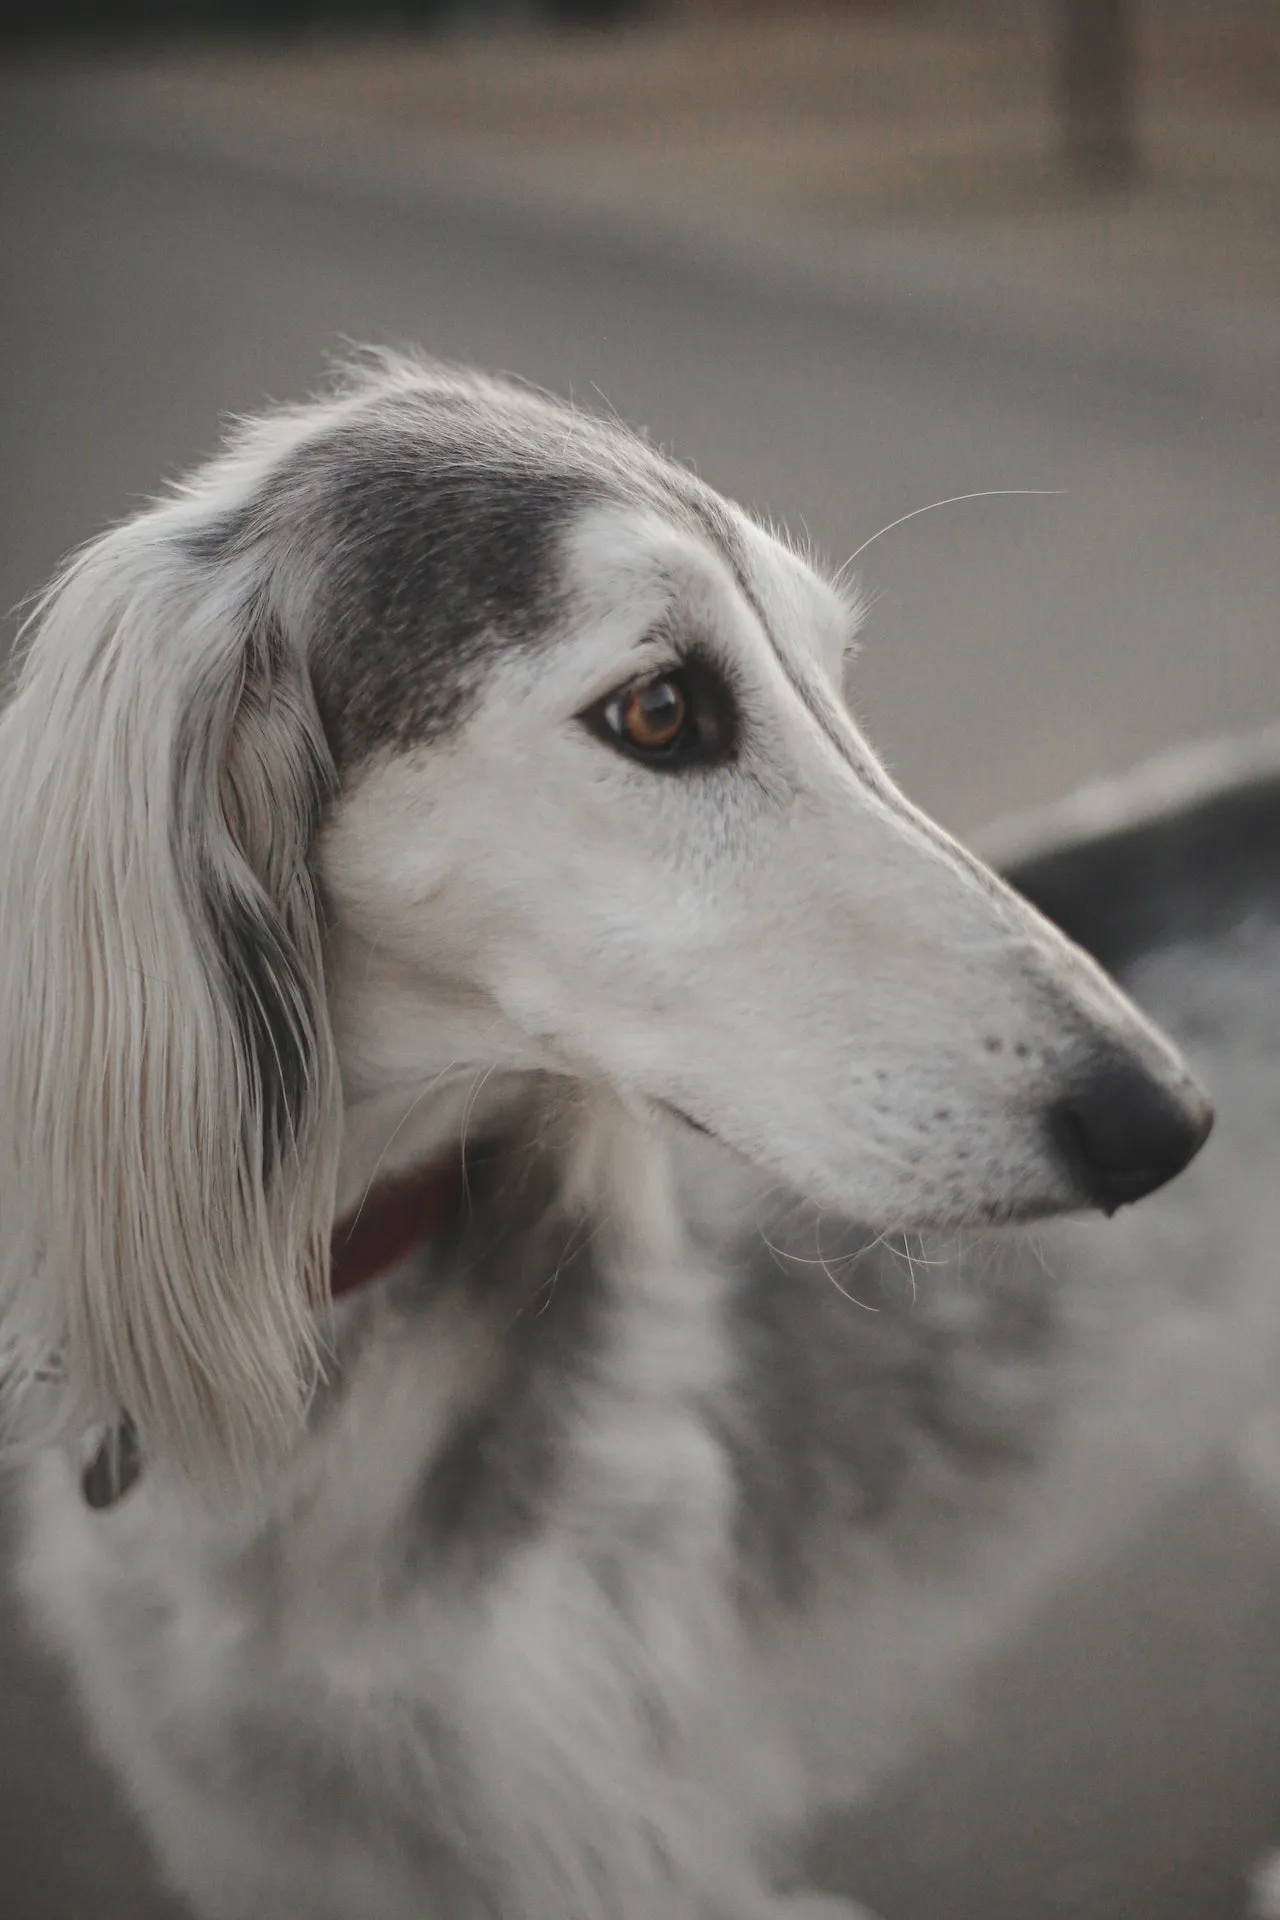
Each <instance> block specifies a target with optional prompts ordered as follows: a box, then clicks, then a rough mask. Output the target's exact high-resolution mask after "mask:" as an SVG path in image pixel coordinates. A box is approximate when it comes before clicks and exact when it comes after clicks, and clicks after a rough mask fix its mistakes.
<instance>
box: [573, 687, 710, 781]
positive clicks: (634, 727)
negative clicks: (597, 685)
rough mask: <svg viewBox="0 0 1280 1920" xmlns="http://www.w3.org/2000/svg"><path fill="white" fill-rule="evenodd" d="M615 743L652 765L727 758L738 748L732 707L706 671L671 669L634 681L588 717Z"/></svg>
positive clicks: (594, 727) (601, 733) (669, 765)
mask: <svg viewBox="0 0 1280 1920" xmlns="http://www.w3.org/2000/svg"><path fill="white" fill-rule="evenodd" d="M582 717H583V719H584V720H585V721H586V722H587V725H588V726H590V727H591V728H592V729H593V730H594V731H595V732H597V733H599V734H600V735H601V736H602V737H603V738H604V739H606V740H608V741H609V743H610V745H612V746H617V747H621V748H622V750H623V751H624V752H625V753H629V754H631V755H633V756H634V757H635V758H636V759H637V760H645V761H647V762H648V763H649V764H650V765H651V766H662V767H687V766H691V765H694V764H695V763H699V762H701V763H705V762H707V761H715V760H723V759H725V758H726V757H727V755H728V754H729V752H730V751H731V749H732V744H733V707H732V702H731V701H730V698H729V693H728V690H727V688H726V687H725V685H724V683H723V681H721V680H720V679H719V677H718V676H717V675H714V674H712V673H711V672H710V671H708V669H707V668H705V667H701V666H694V665H692V664H691V665H689V666H686V667H680V668H670V669H668V670H667V671H666V672H665V673H655V674H651V675H649V676H648V677H646V678H645V679H643V680H633V681H632V682H631V684H630V685H629V686H626V687H622V688H620V689H619V691H618V692H617V693H611V694H610V695H609V696H608V698H607V699H605V700H602V701H600V702H599V703H598V704H597V705H596V706H594V707H591V708H590V709H589V710H588V711H587V712H586V713H585V714H584V715H583V716H582Z"/></svg>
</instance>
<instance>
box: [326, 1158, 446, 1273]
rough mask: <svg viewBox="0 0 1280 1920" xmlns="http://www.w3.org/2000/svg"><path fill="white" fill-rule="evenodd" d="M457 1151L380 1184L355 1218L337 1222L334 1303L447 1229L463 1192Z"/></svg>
mask: <svg viewBox="0 0 1280 1920" xmlns="http://www.w3.org/2000/svg"><path fill="white" fill-rule="evenodd" d="M466 1177H467V1176H466V1169H465V1167H464V1165H463V1159H462V1150H461V1148H460V1147H458V1148H454V1149H453V1151H452V1152H451V1153H450V1154H449V1156H448V1158H447V1159H445V1160H434V1161H431V1162H430V1163H429V1164H428V1165H427V1166H425V1167H415V1168H414V1169H413V1171H412V1172H410V1173H405V1174H400V1175H397V1176H396V1177H395V1178H394V1179H391V1180H381V1181H379V1183H378V1184H377V1186H375V1187H371V1188H370V1190H369V1192H368V1193H367V1194H366V1195H365V1197H364V1200H363V1201H362V1202H361V1204H360V1205H359V1206H358V1207H357V1208H356V1210H355V1212H354V1213H351V1214H348V1215H347V1216H346V1218H345V1219H342V1220H339V1221H338V1223H337V1225H336V1226H335V1227H334V1229H333V1237H332V1239H331V1240H330V1243H329V1257H330V1269H329V1270H330V1282H329V1291H330V1293H331V1294H332V1295H333V1298H334V1299H335V1300H337V1299H339V1298H340V1297H341V1296H342V1295H343V1294H347V1293H354V1292H355V1291H356V1290H357V1288H359V1287H363V1286H367V1285H368V1283H369V1282H370V1281H371V1280H378V1279H380V1278H381V1277H382V1275H383V1274H384V1273H389V1272H390V1271H391V1269H392V1267H394V1266H397V1265H398V1264H399V1262H400V1261H401V1260H403V1259H404V1258H405V1256H406V1254H410V1253H412V1252H413V1250H414V1248H415V1247H420V1246H423V1245H424V1244H425V1243H426V1242H427V1241H428V1240H430V1239H431V1238H432V1236H433V1235H435V1234H437V1233H439V1231H440V1229H441V1228H442V1227H444V1226H447V1225H448V1223H449V1221H451V1220H452V1219H453V1217H454V1215H455V1214H456V1213H457V1211H458V1208H459V1207H460V1205H461V1204H462V1196H463V1192H464V1191H465V1188H466Z"/></svg>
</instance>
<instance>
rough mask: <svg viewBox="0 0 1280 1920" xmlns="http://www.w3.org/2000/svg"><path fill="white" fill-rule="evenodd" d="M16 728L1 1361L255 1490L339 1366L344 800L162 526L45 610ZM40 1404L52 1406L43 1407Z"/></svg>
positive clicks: (174, 1456) (3, 933)
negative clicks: (321, 869)
mask: <svg viewBox="0 0 1280 1920" xmlns="http://www.w3.org/2000/svg"><path fill="white" fill-rule="evenodd" d="M27 641H28V645H27V651H26V655H25V660H24V663H23V665H22V668H21V671H20V674H19V677H18V681H17V684H16V688H15V691H14V695H13V698H12V700H11V702H10V705H9V707H8V709H7V711H6V713H5V715H4V717H3V720H2V721H0V1130H2V1132H0V1233H2V1234H3V1239H4V1245H3V1251H2V1257H3V1270H2V1275H3V1277H2V1278H0V1351H3V1352H4V1353H5V1354H6V1356H7V1357H6V1361H5V1364H6V1365H7V1366H8V1368H9V1370H10V1383H11V1389H12V1390H13V1391H14V1392H16V1393H18V1394H21V1393H22V1390H23V1387H24V1385H26V1384H29V1383H30V1382H31V1381H32V1380H33V1379H34V1378H36V1377H37V1375H38V1373H39V1371H40V1369H41V1367H42V1365H43V1364H44V1362H45V1360H46V1358H47V1356H49V1355H50V1354H54V1355H56V1356H57V1364H58V1366H59V1368H60V1370H61V1372H62V1375H63V1378H64V1385H63V1387H62V1389H61V1391H60V1393H59V1395H58V1405H59V1414H58V1421H59V1424H60V1425H61V1426H62V1427H63V1428H64V1430H65V1429H66V1428H67V1427H69V1426H70V1425H71V1423H72V1422H81V1421H89V1420H94V1419H101V1418H103V1417H106V1418H111V1417H114V1416H115V1415H116V1414H117V1413H118V1412H119V1411H120V1410H127V1411H128V1413H129V1414H130V1416H131V1417H132V1419H133V1421H134V1422H135V1424H136V1427H137V1429H138V1433H139V1437H140V1440H141V1444H142V1447H143V1450H144V1453H150V1454H151V1455H152V1456H153V1457H156V1458H160V1459H165V1460H170V1461H172V1462H174V1463H175V1464H176V1465H177V1466H179V1467H181V1468H183V1469H186V1470H188V1471H193V1472H197V1473H200V1474H202V1475H205V1476H207V1475H209V1474H210V1473H211V1472H212V1473H214V1474H216V1475H218V1476H219V1477H226V1475H227V1474H228V1472H230V1473H231V1474H234V1475H235V1476H237V1477H238V1478H240V1479H241V1480H243V1479H245V1478H252V1476H253V1475H254V1473H255V1469H256V1468H257V1466H258V1465H260V1463H261V1460H262V1459H263V1457H264V1455H266V1454H268V1453H269V1451H270V1450H273V1449H278V1448H279V1447H280V1446H281V1445H282V1444H284V1443H287V1441H288V1439H289V1437H290V1436H291V1435H292V1434H294V1433H296V1431H297V1429H298V1426H299V1424H300V1422H301V1420H302V1418H303V1417H304V1413H305V1408H306V1404H307V1400H308V1397H309V1394H310V1391H311V1389H312V1387H313V1384H314V1381H315V1377H316V1372H317V1366H318V1358H319V1353H320V1351H321V1347H322V1329H323V1309H324V1303H325V1301H326V1298H327V1272H328V1243H329V1234H330V1230H331V1224H332V1214H333V1196H334V1184H335V1178H336V1164H337V1154H338V1146H339V1139H340V1127H341V1115H340V1095H339V1090H338V1076H337V1071H336V1066H335V1061H334V1048H333V1039H332V1034H331V1031H330V1026H329V1019H328V1011H327V1001H326V994H325V984H324V970H323V964H322V952H321V940H322V928H321V923H320V909H319V904H318V900H317V893H316V886H315V881H314V877H313V873H312V870H311V867H310V865H309V857H310V854H311V851H312V846H313V841H314V838H315V833H316V829H317V823H318V820H319V817H320V815H321V811H322V808H323V806H324V802H325V799H326V797H327V795H328V794H329V792H330V790H331V787H332V782H333V768H332V764H331V761H330V758H329V754H328V750H327V747H326V744H325V740H324V736H323V733H322V730H321V727H320V723H319V720H318V717H317V715H316V712H315V707H314V703H313V700H312V696H311V691H310V686H309V681H308V676H307V673H306V669H305V665H304V663H303V661H302V659H301V658H300V656H299V655H298V654H297V653H296V652H295V651H294V650H293V648H292V647H291V645H290V643H289V642H288V640H287V639H286V637H285V633H284V630H283V627H282V626H281V624H280V623H279V622H278V621H277V620H276V619H275V618H274V617H273V616H272V614H271V612H270V611H269V609H268V605H267V595H266V590H265V588H264V587H263V586H262V584H261V583H260V582H259V583H258V584H256V585H255V582H254V579H253V577H252V575H251V571H250V569H249V568H248V567H247V566H246V567H245V568H243V569H242V570H241V571H240V573H239V574H237V573H236V572H235V571H234V570H233V569H232V568H231V567H229V566H228V565H227V564H226V563H219V562H215V561H211V560H209V559H208V558H207V557H206V558H204V559H200V558H197V557H193V556H192V551H191V547H190V545H189V544H188V545H186V546H184V544H183V542H182V541H181V540H180V539H179V538H178V537H177V536H176V534H175V533H174V532H173V531H172V530H171V528H170V526H168V525H166V519H165V515H164V513H163V512H161V513H158V514H156V515H153V516H148V517H146V518H144V519H142V520H139V521H136V522H134V523H133V524H131V525H130V526H126V527H124V528H122V529H120V530H118V531H117V532H115V533H113V534H110V535H108V536H106V538H105V539H103V540H101V541H100V542H98V543H97V544H96V545H95V546H93V547H90V548H89V549H88V550H87V551H86V552H85V553H84V554H83V555H81V556H80V558H79V559H78V560H76V561H75V562H74V563H73V564H72V566H71V567H70V568H69V570H68V571H67V573H66V574H65V575H64V576H63V578H62V579H61V580H60V581H59V582H58V583H56V584H55V586H54V587H53V588H52V589H51V591H50V592H49V594H48V595H47V596H46V597H45V600H44V601H43V603H42V604H41V605H40V606H39V607H38V608H37V610H36V613H35V614H34V616H33V618H32V620H31V622H30V623H29V632H28V636H27ZM27 1404H28V1405H30V1404H31V1400H30V1399H28V1401H27Z"/></svg>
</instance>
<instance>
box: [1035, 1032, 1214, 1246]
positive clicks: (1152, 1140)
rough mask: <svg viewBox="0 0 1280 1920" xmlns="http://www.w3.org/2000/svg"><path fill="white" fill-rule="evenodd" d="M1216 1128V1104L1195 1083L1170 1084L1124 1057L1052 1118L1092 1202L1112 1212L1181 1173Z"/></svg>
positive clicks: (1103, 1068) (1103, 1066) (1077, 1090)
mask: <svg viewBox="0 0 1280 1920" xmlns="http://www.w3.org/2000/svg"><path fill="white" fill-rule="evenodd" d="M1212 1125H1213V1107H1212V1104H1211V1103H1210V1101H1209V1100H1208V1098H1207V1097H1206V1095H1205V1094H1204V1093H1203V1092H1202V1091H1201V1089H1200V1088H1199V1087H1198V1086H1197V1085H1196V1084H1195V1082H1194V1081H1193V1080H1191V1079H1190V1078H1187V1077H1183V1078H1182V1079H1180V1080H1179V1081H1177V1082H1175V1083H1172V1084H1171V1083H1169V1082H1168V1081H1165V1080H1162V1079H1158V1078H1157V1077H1156V1076H1155V1075H1154V1074H1152V1073H1150V1072H1149V1071H1148V1070H1147V1069H1146V1068H1145V1067H1143V1066H1142V1065H1140V1064H1139V1063H1138V1062H1137V1061H1136V1060H1133V1059H1129V1058H1125V1057H1123V1056H1121V1057H1112V1058H1109V1059H1107V1060H1105V1061H1104V1062H1100V1063H1096V1064H1095V1065H1094V1066H1093V1067H1092V1068H1091V1069H1090V1071H1089V1072H1088V1074H1087V1075H1086V1076H1082V1077H1081V1078H1080V1079H1079V1080H1078V1081H1077V1083H1076V1085H1075V1086H1074V1088H1073V1089H1072V1091H1071V1092H1070V1093H1068V1094H1067V1095H1066V1097H1065V1098H1064V1099H1062V1100H1060V1101H1059V1102H1058V1104H1057V1105H1056V1106H1055V1108H1054V1109H1053V1113H1052V1116H1051V1120H1050V1128H1051V1131H1052V1134H1053V1137H1054V1140H1055V1142H1056V1144H1057V1146H1058V1149H1059V1151H1060V1152H1061V1153H1062V1154H1063V1155H1064V1157H1065V1158H1066V1160H1067V1162H1068V1165H1069V1166H1070V1168H1071V1171H1072V1173H1073V1175H1074V1176H1075V1179H1076V1181H1077V1183H1078V1184H1079V1186H1080V1187H1081V1189H1082V1191H1083V1193H1084V1195H1085V1197H1086V1199H1087V1200H1088V1201H1089V1203H1090V1204H1091V1205H1092V1206H1096V1207H1100V1208H1101V1209H1102V1210H1103V1212H1105V1213H1114V1212H1115V1210H1116V1208H1117V1207H1123V1206H1127V1205H1128V1204H1129V1203H1130V1202H1131V1201H1134V1200H1141V1199H1142V1198H1143V1197H1144V1195H1146V1194H1148V1193H1154V1192H1155V1190H1156V1188H1157V1187H1162V1186H1164V1184H1165V1182H1166V1181H1168V1180H1172V1179H1173V1178H1174V1176H1175V1174H1179V1173H1181V1172H1182V1170H1183V1168H1184V1167H1185V1166H1187V1165H1188V1164H1189V1163H1190V1161H1192V1160H1193V1159H1194V1158H1195V1156H1196V1154H1197V1153H1199V1151H1200V1149H1201V1147H1202V1146H1203V1145H1204V1143H1205V1141H1206V1140H1207V1139H1208V1137H1209V1130H1210V1128H1211V1127H1212Z"/></svg>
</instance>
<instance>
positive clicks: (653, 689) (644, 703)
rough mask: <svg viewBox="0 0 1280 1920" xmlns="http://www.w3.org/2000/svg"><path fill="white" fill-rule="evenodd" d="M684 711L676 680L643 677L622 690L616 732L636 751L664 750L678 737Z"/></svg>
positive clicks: (681, 727) (686, 707) (684, 715)
mask: <svg viewBox="0 0 1280 1920" xmlns="http://www.w3.org/2000/svg"><path fill="white" fill-rule="evenodd" d="M687 712H688V703H687V701H686V700H685V697H684V689H683V687H681V686H680V684H679V682H678V681H676V680H672V679H670V678H668V677H665V676H664V678H662V679H661V680H646V681H643V682H642V683H641V685H639V686H638V687H632V689H631V691H630V692H629V693H625V694H623V696H622V700H621V705H620V709H619V713H618V732H619V733H620V734H621V735H622V738H623V739H624V740H625V741H626V743H627V745H628V746H629V747H635V749H636V750H637V752H639V753H665V752H666V751H667V749H668V748H670V747H672V746H674V745H675V743H676V741H677V740H678V739H679V738H680V734H681V731H682V729H683V727H684V723H685V717H686V715H687Z"/></svg>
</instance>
